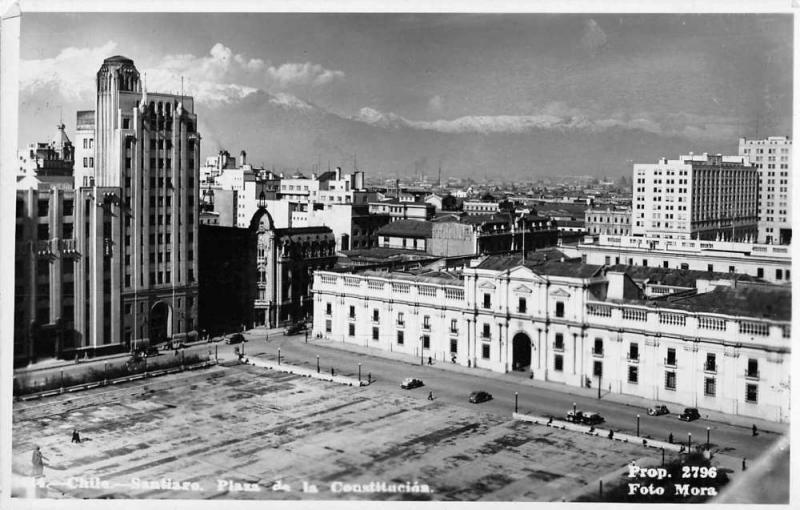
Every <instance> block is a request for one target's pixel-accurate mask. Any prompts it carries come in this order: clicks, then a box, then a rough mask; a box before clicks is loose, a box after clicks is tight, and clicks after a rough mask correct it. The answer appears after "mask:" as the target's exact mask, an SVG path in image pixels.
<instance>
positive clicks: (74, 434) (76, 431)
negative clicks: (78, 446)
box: [71, 429, 81, 443]
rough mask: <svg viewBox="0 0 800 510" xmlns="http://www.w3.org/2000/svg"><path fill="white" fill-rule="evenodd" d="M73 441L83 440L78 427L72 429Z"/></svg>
mask: <svg viewBox="0 0 800 510" xmlns="http://www.w3.org/2000/svg"><path fill="white" fill-rule="evenodd" d="M71 442H73V443H80V442H81V435H80V434H78V429H72V441H71Z"/></svg>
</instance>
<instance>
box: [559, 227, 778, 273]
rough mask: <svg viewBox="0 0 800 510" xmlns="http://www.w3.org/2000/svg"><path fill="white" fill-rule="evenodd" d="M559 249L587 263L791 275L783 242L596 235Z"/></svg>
mask: <svg viewBox="0 0 800 510" xmlns="http://www.w3.org/2000/svg"><path fill="white" fill-rule="evenodd" d="M561 249H562V250H563V251H564V252H565V253H567V254H569V256H573V257H582V258H583V260H585V261H586V262H588V263H589V264H605V265H616V264H625V265H629V266H649V267H654V266H655V267H662V268H671V269H688V270H692V271H707V272H723V273H738V274H746V275H749V276H754V277H756V278H763V279H764V280H765V281H768V282H771V283H789V282H790V281H791V279H792V278H791V277H792V273H791V270H792V254H791V250H790V249H789V248H788V247H786V246H770V245H764V244H754V243H732V242H723V241H695V240H678V239H661V238H648V237H633V236H607V235H600V236H597V238H596V239H585V240H584V242H582V243H579V244H577V245H575V246H562V247H561Z"/></svg>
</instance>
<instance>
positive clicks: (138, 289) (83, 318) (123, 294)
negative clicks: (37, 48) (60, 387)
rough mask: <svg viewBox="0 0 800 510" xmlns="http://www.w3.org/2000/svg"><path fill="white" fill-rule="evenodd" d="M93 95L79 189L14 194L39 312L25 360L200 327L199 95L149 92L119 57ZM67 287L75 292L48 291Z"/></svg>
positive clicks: (22, 292)
mask: <svg viewBox="0 0 800 510" xmlns="http://www.w3.org/2000/svg"><path fill="white" fill-rule="evenodd" d="M95 106H96V108H95V111H94V112H87V111H82V112H78V119H77V120H78V122H77V124H78V131H79V135H78V136H77V137H76V141H77V142H78V143H77V144H78V148H79V150H78V153H77V154H76V156H77V158H79V159H78V163H79V165H78V166H79V171H78V172H76V177H78V175H80V177H79V178H78V179H76V182H75V189H74V191H72V192H71V193H67V192H64V193H50V194H49V195H43V194H42V192H40V193H39V194H37V193H35V192H23V191H21V190H20V191H18V193H17V202H18V205H17V223H18V225H20V227H18V236H17V252H18V256H19V258H18V264H19V263H20V262H19V261H20V260H21V259H25V260H28V262H29V263H26V264H25V265H24V266H23V267H24V269H22V270H19V269H18V275H19V276H20V278H19V279H18V285H17V294H18V296H17V302H18V303H19V304H20V306H24V307H25V309H26V310H27V311H28V312H30V313H27V312H26V315H25V317H24V321H25V324H24V325H22V324H18V328H16V331H17V335H18V336H20V337H21V338H16V339H15V344H16V345H17V347H18V349H17V351H16V352H15V357H17V358H18V361H24V360H23V359H20V357H25V358H27V359H28V361H31V360H32V359H37V358H40V357H50V356H72V355H74V354H78V355H81V354H82V353H84V352H85V353H87V354H90V355H91V354H95V353H100V352H113V351H120V350H127V349H131V348H133V347H134V346H136V345H137V344H138V343H141V342H147V341H149V342H150V343H155V342H160V341H164V340H168V339H182V338H184V337H185V336H187V335H188V334H191V333H192V332H193V331H194V330H195V327H196V326H195V325H196V315H197V312H196V302H197V281H196V275H197V257H196V254H197V251H198V250H197V238H198V235H197V229H198V223H199V221H198V203H197V199H196V196H197V187H196V186H197V185H198V184H199V170H198V168H199V166H198V161H199V151H200V136H199V135H198V134H197V131H196V126H197V116H196V115H195V113H194V103H193V99H192V98H191V97H183V96H180V95H171V94H154V93H148V92H147V91H146V90H144V87H143V86H142V84H141V82H140V79H139V72H138V71H137V70H136V67H135V66H134V64H133V61H132V60H130V59H128V58H125V57H121V56H115V57H111V58H108V59H106V60H105V61H104V62H103V64H102V66H101V67H100V70H99V71H98V73H97V99H96V105H95ZM84 140H86V142H84ZM84 143H85V147H84ZM92 146H93V150H91V148H92ZM84 158H86V161H87V165H86V166H85V167H84V165H83V159H84ZM88 158H93V161H91V163H92V164H89V163H90V160H89V159H88ZM62 195H63V196H62ZM45 196H47V198H46V199H45ZM73 200H74V204H73ZM62 201H63V202H64V203H65V204H67V202H68V205H64V206H63V207H62V206H61V205H59V204H61V202H62ZM67 210H69V213H67V212H66V211H67ZM67 214H69V215H70V216H72V218H71V221H69V222H68V224H69V228H68V229H67V228H65V227H64V226H63V225H62V224H65V221H64V218H62V217H61V215H67ZM31 218H35V221H34V222H35V223H36V224H38V226H37V228H36V229H35V230H34V229H33V228H26V225H28V224H29V223H30V222H31V221H32V220H31ZM67 231H68V235H67ZM20 271H21V272H20ZM26 275H27V276H26ZM28 276H29V277H28ZM54 282H55V283H57V284H54ZM62 291H63V293H64V294H65V295H68V296H69V299H62V298H60V297H58V296H53V295H48V293H49V294H52V293H53V292H58V293H62ZM62 297H63V296H62ZM39 310H42V312H43V313H41V314H40V313H38V311H39ZM45 312H46V313H45ZM18 317H20V316H19V315H18ZM56 323H57V325H58V327H55V328H54V327H52V326H53V325H54V324H56ZM54 337H56V338H54Z"/></svg>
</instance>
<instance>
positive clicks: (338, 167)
mask: <svg viewBox="0 0 800 510" xmlns="http://www.w3.org/2000/svg"><path fill="white" fill-rule="evenodd" d="M341 178H342V167H340V166H337V167H336V180H337V181H338V180H339V179H341Z"/></svg>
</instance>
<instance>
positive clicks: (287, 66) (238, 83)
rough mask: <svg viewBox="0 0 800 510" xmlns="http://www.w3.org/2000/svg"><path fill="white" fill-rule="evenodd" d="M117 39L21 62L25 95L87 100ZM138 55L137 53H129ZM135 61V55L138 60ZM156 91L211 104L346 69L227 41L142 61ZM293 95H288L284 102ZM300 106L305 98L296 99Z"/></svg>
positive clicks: (321, 80)
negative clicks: (257, 52)
mask: <svg viewBox="0 0 800 510" xmlns="http://www.w3.org/2000/svg"><path fill="white" fill-rule="evenodd" d="M116 50H117V43H116V42H114V41H109V42H107V43H106V44H104V45H102V46H97V47H92V48H74V47H70V48H65V49H64V50H62V51H61V52H60V53H59V54H58V55H57V56H56V57H53V58H49V59H40V60H23V61H22V62H21V73H20V76H21V82H20V84H21V88H22V91H23V94H28V95H33V94H36V93H37V92H41V93H49V94H53V93H60V94H61V95H62V97H63V98H65V99H66V100H68V101H76V102H87V101H91V100H92V99H93V98H94V95H95V73H96V72H97V69H99V68H100V65H101V64H102V62H103V60H104V59H106V58H108V57H109V56H111V55H114V54H115V52H116ZM127 56H129V57H135V56H134V55H127ZM134 60H135V58H134ZM137 68H138V69H139V72H140V74H141V75H142V78H143V79H145V75H146V80H145V81H146V86H147V89H148V90H150V91H155V92H166V93H178V92H180V90H181V86H183V91H184V93H185V94H186V95H191V96H194V98H195V100H196V101H197V102H199V103H203V104H205V105H207V106H219V105H223V104H229V103H232V102H235V101H240V100H242V99H244V98H245V97H247V96H249V95H251V94H253V93H255V92H256V91H258V90H259V89H264V90H268V91H285V90H287V89H290V88H292V87H295V86H311V87H318V86H322V85H326V84H328V83H331V82H333V81H335V80H339V79H342V78H344V72H342V71H336V70H331V69H326V68H324V67H323V66H321V65H319V64H314V63H311V62H305V63H295V62H288V63H284V64H281V65H280V66H277V67H275V66H273V65H270V63H269V62H267V61H265V60H263V59H261V58H251V57H248V56H245V55H242V54H239V53H236V52H234V51H233V50H232V49H231V48H229V47H227V46H225V45H224V44H222V43H216V44H214V45H213V46H212V47H211V49H210V50H209V51H208V53H207V54H205V55H200V56H196V55H193V54H190V53H177V54H167V55H165V56H164V57H162V58H161V60H160V61H158V62H156V63H155V64H154V65H143V64H142V63H137ZM288 97H289V96H284V97H283V100H284V102H286V101H287V98H288ZM295 100H296V101H295V103H294V104H293V106H294V107H299V106H301V105H300V102H299V101H300V100H299V99H297V98H295Z"/></svg>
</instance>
